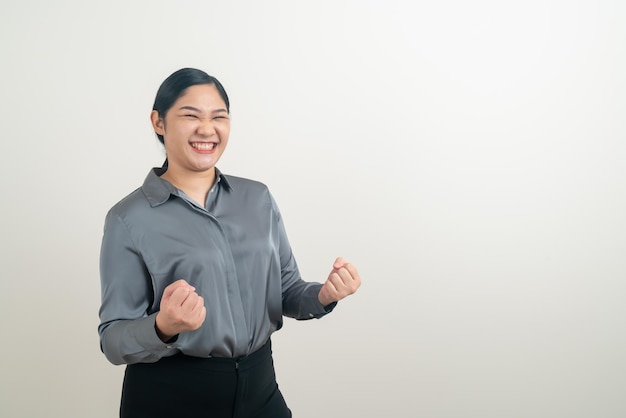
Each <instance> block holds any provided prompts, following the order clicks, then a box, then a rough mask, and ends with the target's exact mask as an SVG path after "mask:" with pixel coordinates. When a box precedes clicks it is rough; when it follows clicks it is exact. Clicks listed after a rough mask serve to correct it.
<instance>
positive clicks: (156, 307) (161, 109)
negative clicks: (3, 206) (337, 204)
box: [98, 68, 360, 418]
mask: <svg viewBox="0 0 626 418" xmlns="http://www.w3.org/2000/svg"><path fill="white" fill-rule="evenodd" d="M229 116H230V103H229V100H228V96H227V94H226V91H225V90H224V88H223V86H222V85H221V84H220V82H219V81H218V80H217V79H215V78H214V77H211V76H209V75H208V74H206V73H205V72H203V71H200V70H197V69H192V68H185V69H181V70H179V71H176V72H175V73H173V74H172V75H170V76H169V77H168V78H167V79H166V80H165V81H164V82H163V84H162V85H161V87H160V88H159V90H158V92H157V95H156V99H155V102H154V108H153V111H152V113H151V116H150V118H151V121H152V126H153V128H154V131H155V133H156V134H157V137H158V139H159V141H160V142H161V143H162V144H163V145H164V146H165V151H166V155H167V159H166V162H165V164H164V165H163V167H161V168H154V169H152V170H151V171H150V172H149V173H148V176H147V177H146V180H145V181H144V183H143V185H142V186H141V187H140V188H138V189H137V190H135V191H134V192H132V193H131V194H130V195H128V196H127V197H125V198H124V199H123V200H121V201H120V202H119V203H117V204H116V205H115V206H114V207H113V208H112V209H111V210H110V211H109V213H108V214H107V217H106V221H105V227H104V236H103V241H102V248H101V256H100V276H101V283H102V306H101V308H100V320H101V323H100V326H99V328H98V332H99V334H100V345H101V349H102V351H103V352H104V354H105V355H106V357H107V358H108V359H109V361H111V362H112V363H114V364H127V365H128V366H127V368H126V374H125V377H124V384H123V389H122V400H121V407H120V416H122V417H143V416H146V417H161V416H162V417H168V418H170V417H172V416H174V417H185V418H191V417H235V416H236V417H271V418H280V417H290V416H291V412H290V411H289V408H288V407H287V405H286V404H285V401H284V399H283V397H282V395H281V393H280V391H279V389H278V385H277V384H276V378H275V374H274V367H273V360H272V355H271V343H270V337H271V334H272V333H273V332H274V331H276V330H278V329H280V327H281V326H282V317H283V315H286V316H289V317H293V318H296V319H310V318H321V317H322V316H324V315H326V314H327V313H329V312H330V311H331V310H332V309H333V308H334V306H335V305H336V303H337V302H338V301H339V300H341V299H343V298H345V297H346V296H348V295H350V294H352V293H354V292H355V291H356V290H357V288H358V287H359V286H360V278H359V273H358V271H357V269H356V268H355V267H354V266H353V265H352V264H350V263H347V262H346V261H345V260H344V259H342V258H338V259H337V260H335V262H334V263H333V267H332V270H331V272H330V274H329V276H328V278H327V280H326V281H325V282H324V283H323V284H320V283H309V282H305V281H303V280H302V278H301V276H300V273H299V271H298V266H297V264H296V261H295V259H294V256H293V254H292V251H291V248H290V246H289V242H288V240H287V235H286V233H285V229H284V226H283V223H282V220H281V216H280V212H279V210H278V208H277V206H276V203H275V201H274V199H273V198H272V196H271V194H270V193H269V191H268V189H267V187H266V186H265V185H263V184H261V183H258V182H255V181H252V180H247V179H243V178H238V177H233V176H228V175H224V174H222V173H221V172H220V171H219V170H218V169H217V168H216V166H215V165H216V163H217V162H218V160H219V158H220V157H221V155H222V153H223V152H224V149H225V148H226V145H227V144H228V136H229V132H230V117H229Z"/></svg>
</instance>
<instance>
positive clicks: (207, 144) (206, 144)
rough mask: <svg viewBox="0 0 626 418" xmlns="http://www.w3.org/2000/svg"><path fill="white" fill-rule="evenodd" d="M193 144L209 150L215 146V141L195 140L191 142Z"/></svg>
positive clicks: (202, 149) (196, 147)
mask: <svg viewBox="0 0 626 418" xmlns="http://www.w3.org/2000/svg"><path fill="white" fill-rule="evenodd" d="M191 146H192V147H194V148H195V149H199V150H201V151H208V150H211V149H213V148H214V147H215V143H214V142H194V143H192V144H191Z"/></svg>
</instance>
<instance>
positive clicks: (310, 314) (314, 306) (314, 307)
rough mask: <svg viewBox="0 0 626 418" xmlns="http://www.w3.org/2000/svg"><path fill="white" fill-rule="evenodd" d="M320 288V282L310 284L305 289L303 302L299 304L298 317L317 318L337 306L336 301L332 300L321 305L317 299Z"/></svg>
mask: <svg viewBox="0 0 626 418" xmlns="http://www.w3.org/2000/svg"><path fill="white" fill-rule="evenodd" d="M321 288H322V285H321V284H318V283H316V284H312V285H311V286H309V287H308V289H306V290H305V297H304V298H303V303H302V306H301V311H300V312H301V313H302V315H301V317H300V319H319V318H321V317H323V316H324V315H326V314H329V313H331V312H332V310H333V309H335V306H337V302H333V303H331V304H330V305H326V306H324V305H322V304H321V303H320V300H319V297H318V296H319V293H320V289H321Z"/></svg>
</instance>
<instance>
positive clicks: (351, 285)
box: [318, 257, 361, 306]
mask: <svg viewBox="0 0 626 418" xmlns="http://www.w3.org/2000/svg"><path fill="white" fill-rule="evenodd" d="M359 286H361V277H360V276H359V272H358V271H357V269H356V267H355V266H354V265H353V264H350V263H348V262H347V261H346V260H344V259H343V258H342V257H339V258H338V259H336V260H335V262H334V264H333V269H332V270H331V272H330V274H329V275H328V279H327V280H326V282H325V283H324V284H323V285H322V288H321V289H320V293H319V295H318V299H319V301H320V303H321V304H322V305H323V306H327V305H330V304H331V303H333V302H338V301H340V300H341V299H343V298H345V297H346V296H349V295H351V294H353V293H354V292H356V290H357V289H358V288H359Z"/></svg>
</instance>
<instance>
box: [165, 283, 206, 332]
mask: <svg viewBox="0 0 626 418" xmlns="http://www.w3.org/2000/svg"><path fill="white" fill-rule="evenodd" d="M160 307H161V310H160V311H159V313H157V316H156V331H157V335H158V336H159V338H160V339H161V340H162V341H163V342H166V341H168V340H170V339H172V338H173V337H174V336H176V335H178V334H180V333H181V332H186V331H195V330H197V329H198V328H200V326H201V325H202V324H203V323H204V318H206V307H205V306H204V299H203V298H202V296H200V295H198V294H197V293H196V289H195V287H193V286H191V285H190V284H189V283H187V282H186V281H185V280H183V279H181V280H178V281H175V282H174V283H172V284H171V285H169V286H167V287H166V288H165V290H164V291H163V297H162V298H161V305H160Z"/></svg>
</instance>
